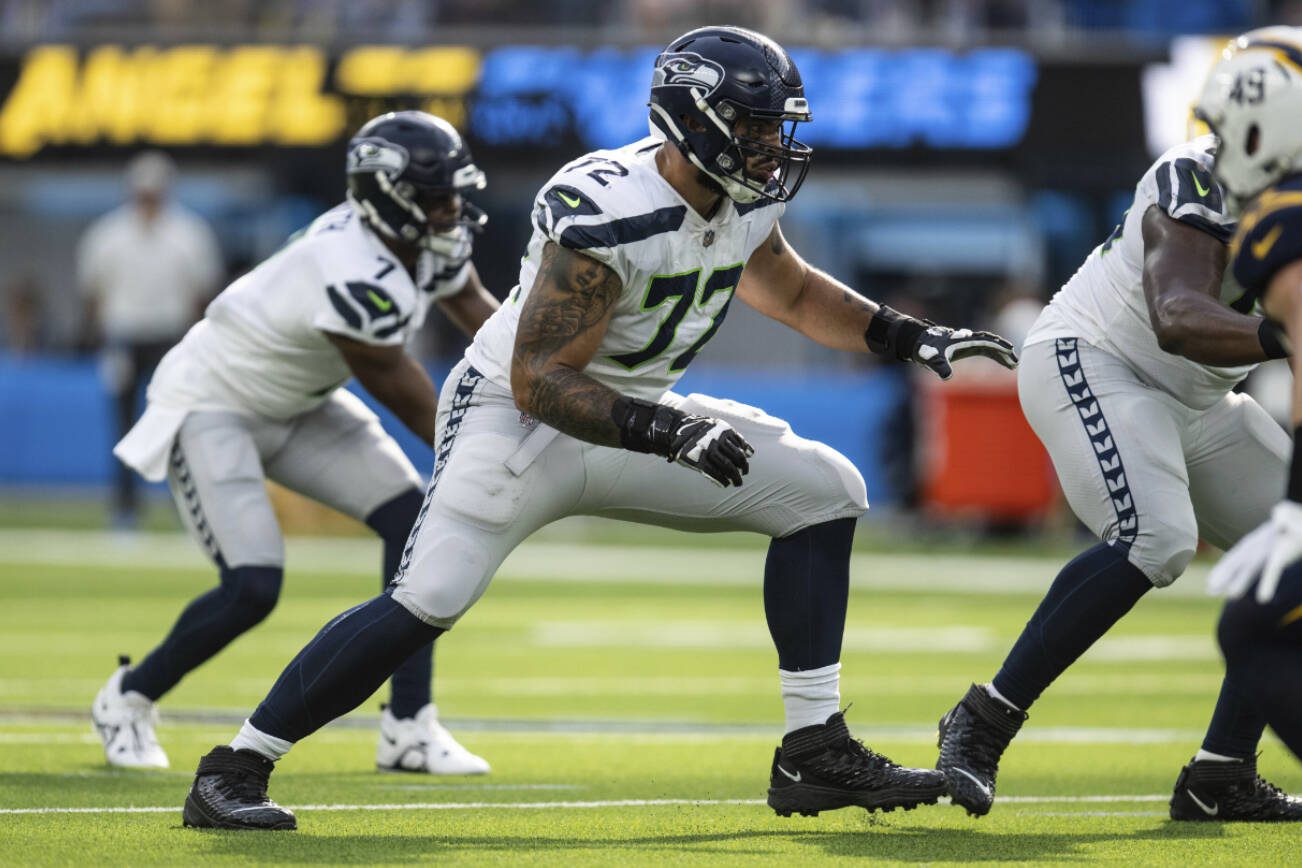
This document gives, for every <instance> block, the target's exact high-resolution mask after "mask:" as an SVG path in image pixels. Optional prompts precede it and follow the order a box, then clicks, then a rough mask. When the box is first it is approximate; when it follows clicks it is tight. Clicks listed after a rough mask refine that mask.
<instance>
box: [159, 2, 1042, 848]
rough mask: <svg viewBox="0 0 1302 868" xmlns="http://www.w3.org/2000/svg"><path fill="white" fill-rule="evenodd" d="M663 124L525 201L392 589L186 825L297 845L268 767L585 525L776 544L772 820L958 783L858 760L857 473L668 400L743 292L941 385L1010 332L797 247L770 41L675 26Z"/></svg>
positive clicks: (458, 382) (252, 729)
mask: <svg viewBox="0 0 1302 868" xmlns="http://www.w3.org/2000/svg"><path fill="white" fill-rule="evenodd" d="M651 109H652V112H651V121H652V129H653V132H654V133H655V135H653V136H652V137H650V138H645V139H642V140H640V141H637V142H634V143H632V144H630V145H627V146H625V147H623V148H619V149H617V150H611V151H598V152H596V153H593V154H590V155H588V156H585V157H583V158H580V159H578V160H576V161H574V162H572V163H570V164H569V165H567V166H565V167H564V168H563V169H561V170H560V172H558V173H557V174H556V175H555V176H554V177H553V178H552V179H551V180H550V181H549V182H548V183H547V184H546V186H544V187H543V189H542V191H541V192H540V193H539V195H538V196H537V198H536V200H535V205H534V210H533V222H534V233H533V237H532V239H531V241H530V243H529V248H528V252H527V255H526V257H525V259H524V261H523V263H522V266H521V273H520V285H519V287H517V288H516V290H515V291H514V292H513V293H512V294H511V296H510V298H509V300H508V301H507V302H506V303H505V304H504V305H503V307H502V308H501V310H499V311H498V312H497V313H496V314H494V315H493V318H492V319H490V320H489V322H488V323H486V324H485V325H484V328H483V329H481V330H480V332H479V334H478V335H477V336H476V339H475V343H474V345H473V346H472V347H471V348H470V349H469V350H467V352H466V358H465V360H464V361H463V362H462V363H461V364H460V365H459V366H458V367H457V368H455V369H453V371H452V373H451V375H450V376H449V377H448V380H447V384H446V385H445V386H444V391H443V397H444V400H443V401H442V402H440V408H439V413H440V420H439V448H438V464H437V466H436V468H435V471H434V475H433V478H432V479H431V481H430V486H429V489H428V492H427V495H426V501H425V504H426V510H425V515H424V520H423V521H418V522H417V526H416V528H415V529H414V530H413V531H412V536H411V540H410V541H409V542H408V545H407V550H406V552H404V554H403V560H402V566H401V568H400V569H399V572H398V578H397V580H396V581H395V583H394V586H393V588H392V589H391V593H389V594H384V595H381V596H378V597H376V598H375V599H373V600H371V601H370V602H369V603H366V604H364V605H362V606H360V607H358V608H356V609H353V610H352V611H350V612H348V613H346V614H344V615H342V616H340V617H338V618H336V619H335V620H334V621H332V622H331V623H330V624H328V625H327V626H326V627H325V628H324V629H323V630H322V631H321V632H320V633H319V634H318V635H317V637H316V638H315V639H313V640H312V642H311V643H310V644H309V645H308V646H307V647H306V648H305V649H304V650H303V651H302V652H300V654H299V655H298V657H296V658H295V659H294V660H293V661H292V662H291V663H290V664H289V667H288V668H287V669H286V670H285V673H284V674H283V675H282V676H281V677H280V679H279V680H278V681H277V682H276V685H275V686H274V687H273V688H272V690H271V693H270V694H269V695H268V696H267V698H266V699H265V700H264V701H263V702H262V704H261V705H260V706H259V707H258V709H257V711H255V712H254V714H253V715H252V717H250V718H249V720H248V721H247V722H246V724H245V726H244V728H243V729H242V730H241V731H240V733H239V735H238V736H237V737H236V738H235V740H234V741H233V742H232V743H231V746H229V747H227V746H220V747H217V748H215V749H214V750H213V751H211V752H210V753H209V754H208V755H207V756H205V757H204V758H203V759H202V760H201V761H200V764H199V768H198V772H197V774H196V778H195V783H194V786H193V787H192V788H191V792H190V795H189V797H188V798H187V799H186V804H185V812H184V819H185V823H186V824H187V825H192V826H210V827H219V828H273V829H274V828H281V829H283V828H294V827H295V823H296V821H295V818H294V815H293V813H291V812H290V811H287V810H285V809H283V808H281V807H280V806H279V805H276V804H275V803H274V802H272V801H270V800H269V799H268V798H267V796H266V784H267V779H268V776H269V775H270V772H271V769H272V766H273V762H274V761H275V760H276V759H279V758H280V757H281V756H283V755H284V754H285V753H286V752H287V751H288V750H289V749H290V747H291V746H292V745H293V744H294V742H296V741H298V740H299V739H301V738H303V737H304V736H307V735H308V734H310V733H311V732H313V731H314V730H315V729H316V728H318V727H319V726H321V725H322V724H324V723H326V722H327V721H329V720H330V719H331V718H333V717H336V716H337V715H340V714H343V713H344V712H346V711H347V710H348V709H350V708H352V707H354V706H355V705H356V704H357V703H359V702H360V701H362V700H363V699H364V698H365V697H366V696H367V695H368V694H369V693H370V691H372V690H374V689H375V686H376V685H378V684H379V683H380V682H382V681H383V679H384V678H385V677H387V675H388V673H389V672H390V671H391V670H392V668H393V667H394V666H395V665H396V664H397V662H398V661H399V660H401V659H402V657H403V656H404V655H405V654H407V653H408V652H409V651H410V650H411V649H412V648H416V647H419V646H421V645H423V644H424V643H426V642H429V641H430V640H431V639H433V638H435V637H436V636H438V635H440V634H441V633H443V632H445V631H446V630H448V629H449V628H451V627H452V625H453V624H454V623H455V622H456V621H457V619H458V618H459V617H460V616H461V615H462V614H464V613H465V612H466V610H467V609H469V608H470V606H471V605H472V604H473V603H474V602H475V601H476V600H477V599H478V598H479V596H480V595H481V594H482V593H483V592H484V590H485V588H486V587H487V585H488V582H489V581H490V580H491V579H492V577H493V573H494V572H495V571H496V569H497V567H498V565H499V564H500V563H501V562H502V560H503V559H504V558H505V557H506V555H507V554H508V553H509V552H510V551H511V550H512V549H513V548H514V547H515V546H516V545H517V544H518V543H519V542H520V541H521V540H523V539H524V538H525V537H527V536H528V535H529V534H531V533H532V532H533V531H534V530H536V529H538V528H540V527H542V526H543V525H545V524H547V523H548V522H551V521H553V520H555V519H558V518H561V517H563V516H566V515H574V514H586V515H604V516H608V517H612V518H621V519H625V520H631V521H638V522H645V523H649V524H660V525H665V526H668V527H676V528H681V529H684V530H694V531H722V530H750V531H755V532H758V533H763V534H766V535H768V536H770V537H772V538H773V541H772V544H771V546H770V549H769V554H768V561H767V563H766V566H765V573H764V603H765V613H766V616H767V620H768V626H769V630H770V633H771V634H772V637H773V640H774V644H775V645H776V646H777V651H778V662H779V669H780V673H779V674H780V682H781V689H782V697H783V703H784V706H785V710H786V717H787V720H786V729H787V734H786V735H785V737H784V738H783V740H782V745H781V747H780V748H778V750H777V751H776V753H775V756H774V761H773V765H772V769H771V773H770V774H771V788H770V790H769V805H770V806H772V807H773V808H774V810H776V811H777V812H778V813H779V814H783V815H789V814H791V813H792V812H801V813H807V814H816V813H818V812H819V811H823V810H831V809H834V808H840V807H846V806H849V805H859V806H862V807H865V808H867V809H868V810H870V811H871V810H875V809H877V808H884V809H887V810H890V809H893V808H895V807H904V808H911V807H913V806H915V805H918V804H924V803H931V802H934V801H936V799H937V798H938V797H939V796H940V795H941V794H942V793H943V792H944V777H943V776H942V775H941V774H940V773H939V772H936V771H934V770H929V769H908V768H902V767H900V766H897V765H895V764H894V763H892V762H890V761H889V760H887V759H886V758H885V757H883V756H881V755H879V754H876V753H874V752H872V751H870V750H868V749H867V748H865V747H864V746H863V745H862V744H861V743H860V742H858V741H856V740H855V739H854V738H853V737H851V735H850V733H849V730H848V729H847V728H846V724H845V721H844V718H843V716H842V714H841V712H840V711H839V702H840V693H839V688H838V670H839V668H840V664H839V663H838V662H837V661H838V659H839V657H840V650H841V649H840V646H841V634H842V630H843V627H844V622H845V614H846V602H847V592H848V584H849V558H850V546H851V541H852V537H853V534H854V527H855V519H856V518H857V517H858V516H859V515H860V514H862V513H863V511H864V510H865V509H866V507H867V503H866V499H865V492H864V483H863V479H862V477H861V476H860V475H859V473H858V471H856V470H855V468H854V467H853V465H851V464H850V462H849V461H847V460H846V459H845V458H844V457H843V456H841V455H840V454H838V453H837V452H835V451H834V450H832V449H831V448H829V447H827V446H825V445H823V444H821V443H815V442H813V441H809V440H805V439H802V438H800V437H799V436H797V435H796V434H794V433H793V432H792V430H791V428H790V427H789V426H788V425H787V424H786V423H785V422H783V421H781V420H779V419H775V418H773V417H771V416H768V415H766V414H765V413H763V412H762V411H760V410H757V409H755V408H753V407H747V406H743V405H740V404H737V403H735V402H732V401H725V400H718V399H715V398H710V397H707V396H705V395H689V396H687V397H682V396H679V395H676V394H674V393H673V392H672V391H669V390H670V389H671V387H672V386H673V384H674V382H675V381H676V380H677V379H678V377H679V376H680V374H681V373H682V371H683V370H684V369H685V368H686V367H687V365H688V364H689V363H690V362H691V360H692V358H693V357H694V356H695V355H696V354H697V353H698V352H699V351H700V350H701V349H702V347H704V346H705V344H706V342H707V341H708V340H709V339H710V338H711V337H712V336H713V334H714V332H715V331H716V329H717V328H718V327H719V324H720V322H721V321H722V320H723V317H724V315H725V314H726V313H727V309H728V306H729V304H730V303H731V301H732V298H733V295H734V294H735V295H737V296H738V297H739V298H741V299H742V300H743V301H745V302H746V303H747V304H750V305H751V306H753V307H755V308H756V309H758V310H760V311H761V312H762V313H765V314H767V315H769V316H771V317H773V318H775V319H777V320H779V321H781V322H783V323H785V324H787V325H789V326H791V327H793V328H795V329H797V330H799V331H801V332H802V333H804V334H806V335H808V336H809V337H811V338H814V339H816V340H819V341H820V342H822V343H824V344H826V345H828V346H832V347H838V348H841V349H845V350H850V351H859V352H867V351H869V350H870V349H872V350H875V351H877V352H881V353H887V354H889V355H891V356H893V357H894V358H897V359H900V360H912V361H916V362H919V363H921V364H923V365H925V366H927V367H929V368H930V369H931V370H933V371H934V372H936V373H938V374H940V375H941V376H948V375H949V373H950V362H951V361H952V360H954V359H957V358H962V357H965V356H970V355H984V356H987V357H990V358H993V359H995V360H996V361H999V362H1001V363H1003V364H1004V365H1006V366H1008V367H1013V366H1014V365H1015V364H1016V356H1015V354H1014V353H1013V350H1012V347H1011V346H1010V345H1009V344H1008V343H1007V342H1006V341H1004V340H1003V339H1002V338H998V337H996V336H993V335H987V334H980V333H979V334H973V333H972V332H970V331H967V330H960V331H952V330H950V329H948V328H944V327H940V326H932V327H930V328H928V326H927V325H925V324H923V323H922V322H920V321H918V320H914V319H911V318H908V317H905V316H902V315H900V314H899V313H896V312H895V311H892V310H890V309H889V308H885V307H878V305H876V304H874V303H873V302H871V301H868V300H867V299H865V298H863V297H862V296H860V295H858V294H856V293H855V292H854V291H853V290H851V289H850V288H848V287H846V286H845V285H843V284H841V283H839V282H837V281H835V280H834V279H833V278H831V277H830V276H828V275H826V274H823V273H822V272H819V271H816V270H815V269H813V268H811V267H809V266H808V265H806V264H805V263H804V261H803V260H801V259H800V258H799V256H797V255H796V254H795V252H794V251H792V250H791V249H790V248H789V247H788V246H787V244H786V242H785V241H784V240H783V238H782V233H781V230H780V229H779V228H778V222H777V221H778V218H779V217H780V216H781V214H782V212H783V210H784V207H785V205H784V203H785V202H786V201H788V200H789V199H791V197H792V196H793V195H794V194H795V192H796V190H797V189H798V188H799V186H800V183H801V181H802V180H803V178H804V174H805V171H806V169H807V167H808V162H809V156H810V151H809V148H807V147H806V146H804V145H802V144H801V143H799V142H797V141H796V140H795V138H794V129H795V125H796V124H797V123H798V122H801V121H808V120H809V117H810V116H809V108H808V105H807V103H806V101H805V98H804V89H803V85H802V83H801V79H800V74H799V72H798V71H797V70H796V67H795V65H794V64H793V63H792V62H791V59H790V57H789V56H788V55H787V53H786V52H785V51H784V50H783V49H782V48H781V47H780V46H779V45H777V44H776V43H775V42H773V41H772V40H770V39H768V38H766V37H764V36H761V35H760V34H757V33H753V32H751V31H748V30H742V29H739V28H734V27H707V28H701V29H699V30H694V31H692V32H690V33H687V34H686V35H684V36H682V37H680V38H678V39H677V40H675V41H674V42H673V43H671V45H670V46H669V48H668V49H667V50H666V51H665V52H664V53H662V54H661V55H660V56H659V58H658V59H657V61H656V65H655V70H654V73H653V83H652V87H651ZM522 413H523V414H527V415H523V416H522ZM666 460H668V461H669V462H677V463H678V464H680V465H683V466H684V467H686V468H688V469H690V470H694V471H696V473H695V474H689V473H685V472H683V471H682V470H681V469H678V468H674V467H667V466H665V461H666ZM743 480H744V484H743Z"/></svg>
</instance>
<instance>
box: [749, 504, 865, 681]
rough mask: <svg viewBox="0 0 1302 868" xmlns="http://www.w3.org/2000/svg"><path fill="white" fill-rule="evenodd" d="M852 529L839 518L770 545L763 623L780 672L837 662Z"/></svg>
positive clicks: (852, 525) (851, 524)
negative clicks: (781, 670) (771, 641)
mask: <svg viewBox="0 0 1302 868" xmlns="http://www.w3.org/2000/svg"><path fill="white" fill-rule="evenodd" d="M854 529H855V520H854V519H853V518H838V519H833V520H832V521H827V522H823V523H822V524H816V525H812V526H811V527H807V528H805V529H804V530H799V531H796V532H795V533H793V534H791V535H790V536H784V537H781V538H779V539H774V540H773V541H772V542H770V543H769V552H768V557H767V559H766V560H765V561H764V617H765V620H766V621H767V622H768V627H769V635H770V636H772V637H773V645H774V647H776V648H777V651H778V667H779V668H780V669H785V670H787V671H788V672H799V671H807V670H810V669H819V668H822V667H823V666H830V665H832V664H833V663H835V662H837V661H838V660H840V659H841V635H842V634H843V633H844V632H845V611H846V604H847V602H848V600H849V596H850V546H851V544H852V543H853V542H854Z"/></svg>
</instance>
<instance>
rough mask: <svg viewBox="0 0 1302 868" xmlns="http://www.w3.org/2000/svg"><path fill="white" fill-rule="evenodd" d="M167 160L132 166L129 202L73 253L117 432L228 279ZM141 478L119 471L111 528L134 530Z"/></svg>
mask: <svg viewBox="0 0 1302 868" xmlns="http://www.w3.org/2000/svg"><path fill="white" fill-rule="evenodd" d="M175 174H176V167H175V165H174V164H173V163H172V161H171V159H169V158H168V157H167V155H166V154H163V153H162V152H160V151H145V152H143V153H141V154H139V155H138V156H136V157H135V159H133V160H132V161H131V163H130V164H129V165H128V166H127V171H126V186H127V189H128V191H129V192H130V196H131V198H130V201H128V202H126V203H125V204H123V205H122V206H120V207H119V208H116V209H115V210H113V211H110V212H109V213H108V214H105V215H104V216H103V217H100V218H99V219H98V220H96V221H95V222H94V223H92V224H91V225H90V227H89V228H88V229H87V230H86V232H85V234H84V235H83V236H82V238H81V241H80V243H79V244H78V248H77V276H78V282H79V284H80V286H81V290H82V294H83V296H84V298H85V302H86V305H85V307H86V311H85V324H86V327H87V329H88V330H89V331H90V332H91V338H92V340H93V341H94V342H95V343H96V344H100V343H102V345H103V348H104V357H103V364H102V374H103V376H104V380H105V385H106V386H107V387H108V390H109V392H110V394H111V395H112V398H113V404H114V411H115V418H116V422H117V432H116V435H115V437H114V440H117V439H118V438H120V437H121V436H122V435H123V434H125V433H126V432H127V430H128V429H130V428H131V425H132V423H133V422H134V421H135V418H136V401H137V398H138V395H139V392H140V388H141V387H142V386H143V385H144V384H145V383H147V382H148V381H149V377H150V376H151V375H152V374H153V372H154V369H155V368H156V367H157V366H158V363H159V361H160V360H161V359H162V358H163V355H164V354H165V353H166V352H167V351H168V350H169V349H170V348H171V347H172V345H173V344H175V343H176V342H177V340H179V339H180V337H181V335H183V334H185V330H186V329H188V328H189V327H190V325H191V324H192V323H194V321H195V320H197V319H198V318H199V316H200V315H201V314H202V312H203V305H204V304H205V303H206V302H207V301H208V299H209V298H211V297H212V293H213V292H214V291H215V290H216V288H217V286H218V281H219V280H220V279H221V276H222V268H223V266H222V258H221V251H220V248H219V247H218V244H217V238H216V236H215V235H214V234H213V231H212V229H211V228H210V227H209V226H208V224H207V223H205V222H204V220H203V218H202V217H200V216H199V215H197V214H195V213H194V212H192V211H190V210H189V209H187V208H185V207H183V206H181V205H179V204H177V203H176V202H174V201H173V200H172V199H171V198H170V196H169V193H170V191H171V187H172V181H173V179H174V177H175ZM137 510H138V499H137V496H136V483H135V475H134V474H133V473H132V472H131V469H130V468H129V467H126V466H125V465H122V464H119V465H117V467H116V470H115V477H114V486H113V499H112V513H113V520H114V524H115V525H116V526H119V527H132V526H134V525H135V523H136V514H137Z"/></svg>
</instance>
